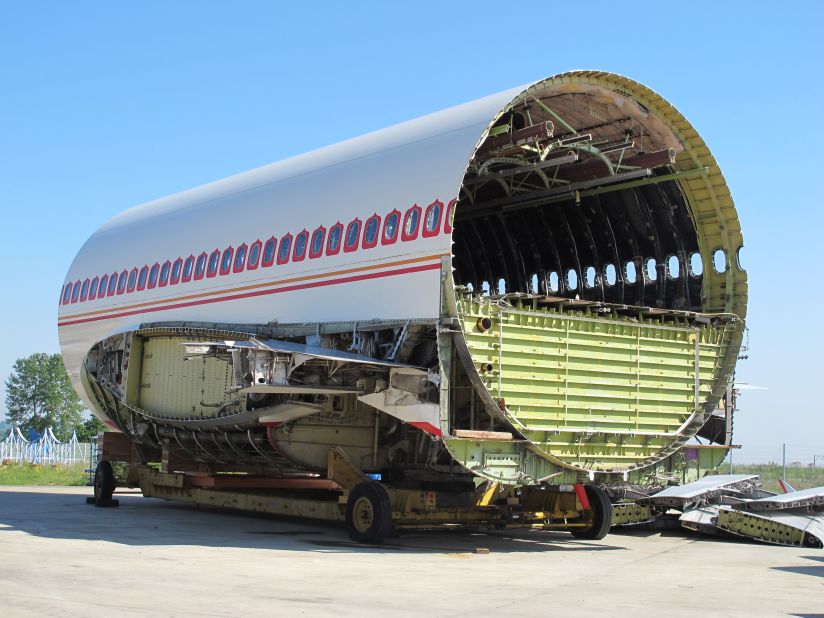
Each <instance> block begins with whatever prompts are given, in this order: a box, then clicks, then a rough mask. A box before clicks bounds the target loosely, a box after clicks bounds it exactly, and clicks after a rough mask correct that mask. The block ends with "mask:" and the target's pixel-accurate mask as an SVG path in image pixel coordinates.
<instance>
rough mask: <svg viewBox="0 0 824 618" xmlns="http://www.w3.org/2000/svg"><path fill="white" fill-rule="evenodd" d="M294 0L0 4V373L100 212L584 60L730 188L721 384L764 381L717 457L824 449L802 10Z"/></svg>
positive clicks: (820, 216)
mask: <svg viewBox="0 0 824 618" xmlns="http://www.w3.org/2000/svg"><path fill="white" fill-rule="evenodd" d="M299 4H300V3H288V5H287V4H286V3H284V5H283V6H278V4H277V3H274V2H242V1H239V2H233V3H219V2H139V3H105V2H71V3H69V2H51V3H48V2H22V1H20V2H12V1H7V2H4V3H2V5H0V213H2V218H3V221H2V227H0V230H2V239H3V240H2V243H0V259H1V260H2V264H3V272H4V274H5V277H4V279H5V281H4V285H3V300H4V302H3V303H2V305H0V329H1V330H0V335H1V336H2V339H1V340H2V345H0V378H2V379H3V380H5V377H6V376H8V373H9V371H10V369H11V366H12V364H13V363H14V360H15V359H16V358H18V357H21V356H25V355H28V354H31V353H33V352H38V351H46V352H57V351H58V343H57V329H56V326H55V316H56V301H57V297H58V294H59V291H60V286H61V284H62V282H63V277H64V275H65V272H66V269H67V268H68V265H69V263H70V262H71V260H72V258H73V257H74V255H75V253H76V252H77V250H78V249H79V247H80V245H81V244H82V243H83V242H84V240H85V239H86V238H87V237H88V236H89V235H90V234H91V233H92V232H93V231H94V230H95V229H96V228H97V227H99V226H100V225H101V224H102V223H104V222H105V221H106V220H107V219H109V218H110V217H111V216H113V215H114V214H116V213H118V212H120V211H121V210H123V209H125V208H127V207H130V206H133V205H136V204H139V203H141V202H144V201H147V200H150V199H153V198H157V197H161V196H163V195H167V194H169V193H173V192H176V191H180V190H183V189H187V188H190V187H193V186H196V185H199V184H202V183H205V182H208V181H211V180H215V179H218V178H221V177H224V176H227V175H230V174H234V173H237V172H241V171H244V170H247V169H250V168H253V167H256V166H259V165H263V164H266V163H269V162H272V161H276V160H279V159H282V158H285V157H288V156H290V155H294V154H298V153H301V152H304V151H307V150H311V149H313V148H317V147H320V146H324V145H327V144H330V143H334V142H337V141H340V140H342V139H346V138H349V137H353V136H356V135H359V134H361V133H364V132H366V131H371V130H374V129H379V128H382V127H385V126H387V125H390V124H393V123H395V122H399V121H402V120H406V119H409V118H413V117H416V116H420V115H423V114H426V113H429V112H432V111H437V110H439V109H442V108H445V107H448V106H451V105H455V104H458V103H462V102H465V101H469V100H472V99H475V98H478V97H481V96H484V95H487V94H491V93H493V92H497V91H499V90H504V89H506V88H510V87H512V86H516V85H518V84H522V83H525V82H528V81H531V80H535V79H540V78H542V77H546V76H548V75H551V74H554V73H559V72H562V71H567V70H570V69H579V68H588V69H602V70H609V71H614V72H617V73H621V74H624V75H627V76H629V77H632V78H633V79H636V80H638V81H640V82H642V83H644V84H646V85H648V86H650V87H651V88H653V89H654V90H656V91H658V92H659V93H661V94H662V95H663V96H664V97H666V98H667V99H668V100H669V101H671V102H672V103H673V104H674V105H675V106H676V107H678V108H679V109H680V110H681V111H682V112H683V113H684V114H685V115H686V117H687V118H688V119H689V120H690V121H691V122H692V123H693V124H694V125H695V127H696V128H697V129H698V131H699V132H700V133H701V135H702V136H703V137H704V138H705V140H706V141H707V143H708V144H709V146H710V148H711V149H712V151H713V153H714V155H715V157H716V159H717V160H718V162H719V164H720V166H721V169H722V170H723V172H724V174H725V176H726V178H727V181H728V183H729V185H730V188H731V190H732V194H733V197H734V199H735V202H736V206H737V208H738V212H739V216H740V219H741V223H742V228H743V232H744V239H745V249H744V251H743V253H742V256H743V261H744V266H745V267H746V268H747V269H748V271H749V273H750V291H751V296H750V310H749V319H748V325H749V338H748V340H749V346H750V349H749V351H748V352H747V354H748V355H749V358H748V359H747V360H746V361H744V362H742V363H741V364H740V365H739V373H738V376H739V379H740V380H742V381H744V382H749V383H752V384H756V385H759V386H764V387H767V390H759V391H746V392H745V393H744V395H743V396H742V398H741V400H740V406H741V410H740V412H739V414H738V416H737V420H736V427H735V431H736V442H740V443H742V444H744V445H745V447H744V449H743V451H742V452H741V453H738V454H736V457H737V459H738V460H739V461H743V460H745V459H752V460H769V459H773V460H780V456H781V444H782V443H783V442H786V443H787V444H788V457H789V458H790V459H799V460H803V461H811V460H812V456H813V455H814V454H816V455H820V456H824V438H822V436H824V410H823V409H822V405H821V403H820V401H821V399H822V397H821V392H820V379H821V378H820V376H819V374H820V369H821V367H822V366H823V365H824V363H822V361H821V359H820V355H821V353H822V348H824V336H822V333H824V328H823V327H822V326H821V318H820V317H819V316H817V312H818V311H819V310H824V292H822V281H821V279H822V278H821V271H820V270H819V269H820V268H821V266H822V264H824V249H822V246H823V245H824V239H822V230H824V199H823V198H824V188H822V187H824V182H822V176H824V155H822V144H824V129H822V119H821V113H822V111H824V86H822V82H824V42H822V38H824V3H821V2H812V1H811V2H794V3H784V4H781V5H780V6H779V5H776V4H775V3H774V2H773V3H758V2H725V3H719V2H696V1H694V2H690V3H688V4H684V3H655V4H654V5H653V4H649V5H648V6H646V7H644V6H643V5H639V6H637V7H636V8H630V9H621V11H622V12H619V9H617V8H615V7H616V6H618V5H617V4H616V3H614V2H598V1H593V0H590V1H588V2H585V3H573V2H546V3H532V4H530V5H518V4H515V3H489V2H478V1H473V2H414V3H389V2H385V3H380V2H356V1H353V2H345V3H344V2H320V1H319V2H313V3H306V4H305V5H303V6H298V5H299ZM538 7H543V9H542V10H538ZM0 391H2V392H0V413H1V412H2V411H4V410H5V403H4V402H5V392H4V391H3V390H2V387H0Z"/></svg>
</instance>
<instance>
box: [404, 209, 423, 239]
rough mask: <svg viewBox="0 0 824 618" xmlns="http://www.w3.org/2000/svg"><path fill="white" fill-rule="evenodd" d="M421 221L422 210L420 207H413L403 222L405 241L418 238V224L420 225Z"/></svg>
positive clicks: (407, 212)
mask: <svg viewBox="0 0 824 618" xmlns="http://www.w3.org/2000/svg"><path fill="white" fill-rule="evenodd" d="M420 219H421V209H420V208H419V207H417V206H413V207H412V208H410V209H409V210H407V211H406V216H405V217H404V220H403V234H401V238H402V239H403V240H414V239H415V238H417V237H418V224H419V223H420Z"/></svg>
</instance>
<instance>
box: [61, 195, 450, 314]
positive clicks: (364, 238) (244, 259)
mask: <svg viewBox="0 0 824 618" xmlns="http://www.w3.org/2000/svg"><path fill="white" fill-rule="evenodd" d="M456 201H457V200H452V201H451V202H449V204H448V205H447V206H446V207H445V208H444V204H443V202H440V201H435V202H433V203H432V204H430V205H429V206H427V207H426V211H425V212H423V209H422V208H421V207H420V206H418V205H415V206H412V207H411V208H410V209H409V210H407V211H406V212H405V213H404V214H403V220H402V225H401V212H400V211H399V210H393V211H392V212H390V213H389V214H388V215H386V217H383V219H382V218H381V217H380V215H378V214H374V215H372V216H371V217H369V218H368V219H367V220H366V223H365V224H364V223H363V222H362V221H361V220H360V219H354V220H352V221H350V222H349V223H348V224H347V225H346V227H345V228H344V225H343V224H342V223H340V222H338V223H336V224H335V225H333V226H332V227H331V228H330V229H329V230H327V229H326V228H325V227H323V226H320V227H318V228H317V229H316V230H314V231H313V232H312V233H311V234H310V233H309V232H308V231H307V230H303V231H302V232H300V233H298V234H297V236H294V237H293V236H292V234H285V235H284V236H282V237H281V238H280V239H277V238H275V237H274V236H272V237H271V238H269V239H268V240H267V241H265V242H263V241H260V240H257V241H255V242H253V243H252V244H251V245H246V243H243V244H242V245H240V246H239V247H238V248H237V249H235V248H233V247H228V248H226V249H224V250H223V251H220V250H218V249H216V250H214V251H212V252H211V253H209V254H206V253H201V254H200V255H199V256H197V257H195V256H193V255H190V256H189V257H188V258H186V259H183V258H178V259H176V260H174V261H171V260H167V261H166V262H164V263H163V264H162V265H161V264H159V263H157V264H155V265H154V266H151V267H150V266H144V267H143V268H140V269H137V268H133V269H131V270H124V271H122V272H120V273H117V272H115V273H112V274H111V275H103V276H102V277H94V278H93V279H86V280H85V281H83V282H80V281H75V282H74V283H67V284H66V286H65V287H64V288H63V294H62V297H61V302H62V303H63V304H64V305H67V304H69V303H76V302H84V301H86V300H94V299H95V298H103V297H105V296H115V295H118V294H124V293H126V294H128V293H130V292H134V291H135V290H137V291H141V290H144V289H152V288H155V287H164V286H166V285H176V284H178V283H187V282H188V281H191V280H192V279H194V280H200V279H203V278H204V277H207V278H208V277H215V276H217V275H228V274H230V273H239V272H242V271H244V270H255V269H257V268H259V267H260V268H267V267H269V266H272V265H273V264H275V263H276V262H277V264H286V263H288V262H290V261H292V262H301V261H303V260H304V259H306V258H307V256H308V257H309V259H315V258H319V257H321V256H322V255H324V254H325V255H327V256H331V255H337V254H338V253H340V251H341V249H343V251H344V253H350V252H353V251H357V250H358V249H371V248H373V247H375V246H377V245H378V242H380V244H382V245H391V244H393V243H395V242H397V241H398V238H399V237H400V240H401V241H404V242H408V241H411V240H415V239H416V238H418V236H419V235H421V236H423V237H425V238H426V237H432V236H436V235H437V234H438V233H439V232H440V231H441V221H443V232H444V233H445V234H450V233H451V232H452V217H453V215H454V210H455V203H456ZM444 210H445V211H446V212H445V213H444ZM422 215H423V217H422ZM421 218H423V226H421ZM381 224H383V227H381Z"/></svg>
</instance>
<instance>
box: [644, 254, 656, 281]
mask: <svg viewBox="0 0 824 618" xmlns="http://www.w3.org/2000/svg"><path fill="white" fill-rule="evenodd" d="M657 278H658V264H657V263H656V262H655V258H648V259H647V279H649V280H650V281H655V280H656V279H657Z"/></svg>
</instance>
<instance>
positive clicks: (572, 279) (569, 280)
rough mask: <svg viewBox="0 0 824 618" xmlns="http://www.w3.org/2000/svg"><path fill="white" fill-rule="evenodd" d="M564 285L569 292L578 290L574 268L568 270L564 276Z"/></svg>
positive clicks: (576, 274)
mask: <svg viewBox="0 0 824 618" xmlns="http://www.w3.org/2000/svg"><path fill="white" fill-rule="evenodd" d="M566 285H567V289H569V290H577V289H578V273H577V272H576V271H575V269H574V268H570V269H569V270H568V271H567V274H566Z"/></svg>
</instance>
